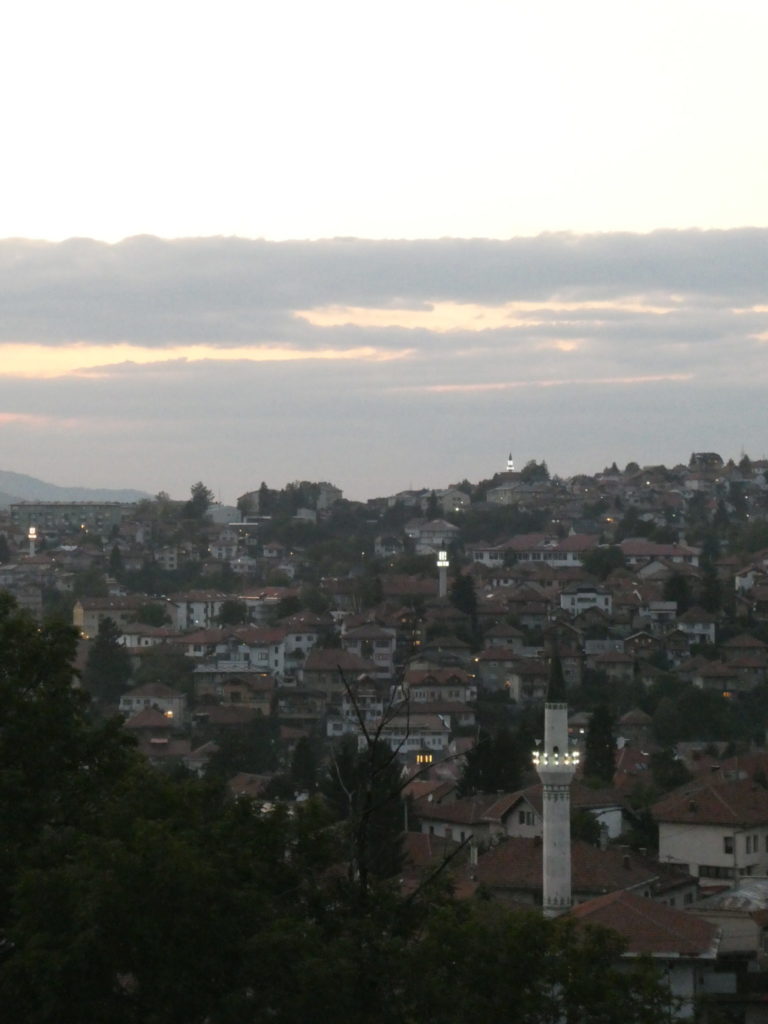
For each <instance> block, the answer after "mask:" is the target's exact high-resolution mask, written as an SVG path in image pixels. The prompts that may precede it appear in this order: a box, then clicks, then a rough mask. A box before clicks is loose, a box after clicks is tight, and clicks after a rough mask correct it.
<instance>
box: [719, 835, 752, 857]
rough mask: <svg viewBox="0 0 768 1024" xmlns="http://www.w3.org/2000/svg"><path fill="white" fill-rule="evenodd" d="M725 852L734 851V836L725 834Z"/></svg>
mask: <svg viewBox="0 0 768 1024" xmlns="http://www.w3.org/2000/svg"><path fill="white" fill-rule="evenodd" d="M747 852H749V851H747ZM723 853H733V836H724V838H723Z"/></svg>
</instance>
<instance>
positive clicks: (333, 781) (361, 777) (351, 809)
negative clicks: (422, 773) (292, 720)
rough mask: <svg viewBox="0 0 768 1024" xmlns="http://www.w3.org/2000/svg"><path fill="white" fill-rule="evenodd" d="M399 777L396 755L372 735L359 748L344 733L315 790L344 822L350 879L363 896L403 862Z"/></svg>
mask: <svg viewBox="0 0 768 1024" xmlns="http://www.w3.org/2000/svg"><path fill="white" fill-rule="evenodd" d="M402 790H403V780H402V776H401V770H400V765H399V764H398V761H397V755H396V754H395V753H393V751H392V750H391V749H390V748H389V746H388V745H387V744H386V743H383V742H382V741H381V740H379V739H378V738H377V737H376V736H375V735H374V736H370V737H369V738H368V741H367V743H366V747H365V749H364V750H362V751H358V749H357V738H356V737H355V736H345V737H344V738H343V739H342V741H341V742H340V743H339V744H338V745H337V746H336V748H335V749H334V751H333V754H332V757H331V762H330V764H329V766H328V768H327V770H326V773H325V775H324V776H323V778H322V779H321V781H320V791H321V793H322V794H323V795H324V797H325V799H326V800H327V801H328V804H329V806H330V807H331V809H332V812H333V814H334V817H336V818H337V820H339V821H343V822H344V823H345V826H346V828H345V835H346V840H347V849H348V855H347V864H348V871H349V877H350V879H351V880H354V881H355V883H356V884H357V885H358V886H359V891H360V896H361V898H363V899H366V898H367V895H368V889H369V885H370V882H371V880H372V879H375V878H391V877H392V876H393V875H394V874H396V873H397V872H398V871H399V870H400V867H401V865H402V859H403V854H402V830H403V823H404V813H403V807H402Z"/></svg>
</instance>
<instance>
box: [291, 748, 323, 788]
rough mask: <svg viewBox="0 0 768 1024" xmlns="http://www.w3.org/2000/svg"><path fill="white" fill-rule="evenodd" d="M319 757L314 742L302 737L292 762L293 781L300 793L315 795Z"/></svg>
mask: <svg viewBox="0 0 768 1024" xmlns="http://www.w3.org/2000/svg"><path fill="white" fill-rule="evenodd" d="M317 772H318V766H317V755H316V753H315V749H314V747H313V745H312V741H311V740H310V739H309V738H308V737H307V736H302V737H301V739H300V740H299V741H298V743H297V744H296V746H295V748H294V751H293V758H292V760H291V781H292V783H293V786H294V788H295V789H296V790H297V791H298V792H300V793H301V792H306V793H314V791H315V790H316V789H317Z"/></svg>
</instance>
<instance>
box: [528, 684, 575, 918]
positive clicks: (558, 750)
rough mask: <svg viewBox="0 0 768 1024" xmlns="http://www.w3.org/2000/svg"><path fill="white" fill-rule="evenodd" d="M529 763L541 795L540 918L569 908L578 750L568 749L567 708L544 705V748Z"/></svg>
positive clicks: (554, 914)
mask: <svg viewBox="0 0 768 1024" xmlns="http://www.w3.org/2000/svg"><path fill="white" fill-rule="evenodd" d="M533 763H534V766H535V768H536V771H537V772H538V774H539V778H540V779H541V782H542V785H543V787H544V792H543V794H542V802H543V809H544V841H543V846H542V848H543V852H544V857H543V871H542V876H543V881H544V916H545V917H557V915H558V914H563V913H565V911H566V910H568V909H569V907H570V905H571V780H572V779H573V776H574V773H575V771H576V767H577V765H578V763H579V754H578V751H573V752H572V753H571V752H570V751H569V750H568V705H567V704H560V703H557V704H555V703H547V704H545V705H544V746H543V749H541V750H536V751H535V752H534V755H533Z"/></svg>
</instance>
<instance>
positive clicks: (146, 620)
mask: <svg viewBox="0 0 768 1024" xmlns="http://www.w3.org/2000/svg"><path fill="white" fill-rule="evenodd" d="M136 621H137V622H140V623H141V624H142V625H144V626H158V627H159V626H169V625H170V624H171V617H170V615H169V614H168V612H167V611H166V610H165V606H164V605H162V604H159V602H157V601H145V602H144V604H142V605H140V606H139V609H138V611H137V612H136Z"/></svg>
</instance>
